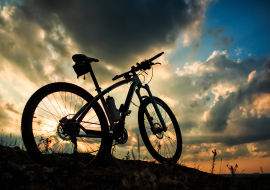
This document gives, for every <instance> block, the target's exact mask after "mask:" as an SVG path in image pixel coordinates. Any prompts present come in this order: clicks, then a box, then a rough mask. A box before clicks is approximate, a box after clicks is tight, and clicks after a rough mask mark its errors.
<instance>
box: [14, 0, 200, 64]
mask: <svg viewBox="0 0 270 190" xmlns="http://www.w3.org/2000/svg"><path fill="white" fill-rule="evenodd" d="M202 2H203V1H188V2H186V1H178V0H173V1H157V2H152V1H150V0H148V1H142V0H141V1H128V2H127V1H121V0H118V1H109V0H107V1H105V2H104V1H103V2H102V3H101V2H99V1H83V2H81V3H78V2H77V1H66V2H65V3H62V2H61V1H34V0H27V1H25V2H24V3H23V4H22V5H21V6H18V8H19V9H20V10H21V11H23V12H24V14H25V15H26V17H27V19H28V20H31V21H32V22H35V23H37V24H38V25H40V26H41V27H42V28H43V30H45V31H46V32H47V31H51V30H52V29H53V28H54V26H55V25H56V24H57V23H54V22H59V23H60V24H61V26H62V27H63V29H64V31H66V34H67V35H68V36H70V37H71V38H72V39H73V41H74V42H76V44H77V45H78V50H77V51H80V52H81V53H85V54H87V55H89V56H93V57H97V58H99V59H100V60H102V61H105V62H106V63H109V64H112V65H117V66H118V67H121V66H124V67H125V66H126V65H127V64H128V63H131V62H133V61H134V60H135V59H136V56H138V55H140V54H144V53H145V52H149V51H152V50H153V49H164V48H166V47H171V46H173V45H174V43H175V40H176V39H177V37H178V36H179V34H180V32H181V31H183V30H185V29H187V28H188V27H190V26H191V25H193V24H194V23H195V22H198V21H199V20H200V19H201V18H202V14H203V13H204V12H203V11H204V10H205V5H204V4H203V3H202ZM52 21H53V22H52ZM195 28H196V27H195ZM59 45H60V46H59V49H58V50H59V51H60V50H61V49H63V50H64V46H61V44H59ZM60 47H61V48H60Z"/></svg>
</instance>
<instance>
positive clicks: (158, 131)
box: [138, 97, 182, 163]
mask: <svg viewBox="0 0 270 190" xmlns="http://www.w3.org/2000/svg"><path fill="white" fill-rule="evenodd" d="M154 99H155V101H156V103H157V107H158V109H159V111H160V114H161V116H162V118H163V120H164V123H165V124H166V126H167V131H166V132H165V131H164V129H163V127H162V124H161V122H160V120H159V117H158V115H157V113H156V111H155V108H154V106H153V104H152V101H151V100H150V98H146V99H144V100H143V101H142V103H141V105H140V108H139V113H138V122H139V128H140V133H141V136H142V139H143V142H144V144H145V146H146V147H147V149H148V151H149V152H150V154H151V155H152V156H153V157H154V158H155V159H156V160H157V161H159V162H160V163H163V162H164V161H166V160H173V161H178V160H179V158H180V156H181V152H182V137H181V132H180V128H179V125H178V123H177V120H176V118H175V116H174V114H173V113H172V111H171V109H170V108H169V107H168V106H167V104H166V103H165V102H163V101H162V100H161V99H159V98H157V97H154Z"/></svg>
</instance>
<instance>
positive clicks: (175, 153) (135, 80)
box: [21, 52, 182, 167]
mask: <svg viewBox="0 0 270 190" xmlns="http://www.w3.org/2000/svg"><path fill="white" fill-rule="evenodd" d="M163 53H164V52H161V53H159V54H157V55H156V56H154V57H152V58H151V59H149V60H145V61H143V62H141V63H137V65H136V66H132V67H131V70H130V71H128V72H125V73H122V74H121V75H116V76H115V77H114V78H113V79H112V80H116V79H119V78H121V77H124V80H122V81H120V82H117V83H115V84H113V85H111V86H110V87H108V88H106V89H105V90H103V91H101V88H100V86H99V84H98V82H97V80H96V77H95V74H94V72H93V70H92V66H91V63H92V62H98V61H99V60H98V59H95V58H90V57H87V56H86V55H83V54H75V55H73V56H72V59H73V61H74V62H75V65H73V68H74V71H75V72H76V74H77V78H78V77H79V76H82V75H85V74H87V73H88V72H89V73H90V75H91V77H92V79H93V82H94V84H95V87H96V91H97V93H98V95H96V96H95V97H93V96H92V95H91V94H90V93H89V92H87V91H86V90H84V89H83V88H81V87H79V86H76V85H74V84H70V83H64V82H58V83H51V84H48V85H46V86H43V87H41V88H40V89H39V90H37V91H36V92H35V93H34V94H33V95H32V96H31V97H30V99H29V100H28V102H27V104H26V106H25V108H24V111H23V115H22V122H21V133H22V139H23V142H24V145H25V147H26V149H27V152H28V154H29V155H30V157H31V158H32V160H34V161H35V162H37V163H40V164H46V163H47V164H48V163H49V162H55V163H58V164H71V163H72V164H74V165H76V167H85V166H88V165H95V164H97V163H98V162H99V161H102V160H104V159H105V158H106V156H108V155H110V154H111V147H112V145H116V144H124V143H126V142H127V139H128V133H127V130H126V128H125V119H126V116H128V115H129V114H130V113H131V111H130V110H129V106H130V103H131V101H132V97H133V94H134V91H135V92H136V94H137V96H138V98H139V101H140V106H139V111H138V123H139V130H140V133H141V137H142V139H143V142H144V144H145V146H146V147H147V149H148V151H149V153H150V154H151V155H152V156H153V158H155V159H156V160H157V161H159V162H160V163H163V162H164V161H166V160H174V161H177V160H178V159H179V158H180V155H181V152H182V137H181V132H180V128H179V125H178V123H177V120H176V118H175V116H174V114H173V113H172V111H171V109H170V108H169V107H168V106H167V104H166V103H165V102H164V101H162V100H161V99H160V98H158V97H154V96H152V93H151V91H150V88H149V86H148V85H147V84H145V85H143V84H142V82H141V81H140V79H139V77H138V75H139V74H140V73H138V74H137V73H136V72H138V71H140V72H145V70H148V69H151V67H152V66H154V65H156V64H160V63H153V62H152V61H153V60H155V59H156V58H158V57H160V56H161V55H162V54H163ZM130 82H132V83H131V86H130V88H129V91H128V94H127V98H126V100H125V103H124V104H121V106H120V108H119V109H116V106H115V103H114V99H113V98H112V97H110V96H108V97H107V99H106V100H105V99H104V95H105V94H107V93H109V92H110V91H112V90H113V89H115V88H117V87H119V86H122V85H124V84H127V83H130ZM141 89H145V90H146V92H147V93H148V96H141V94H140V90H141ZM100 104H101V105H102V107H103V109H102V107H101V105H100ZM113 142H115V144H113ZM51 158H53V159H51Z"/></svg>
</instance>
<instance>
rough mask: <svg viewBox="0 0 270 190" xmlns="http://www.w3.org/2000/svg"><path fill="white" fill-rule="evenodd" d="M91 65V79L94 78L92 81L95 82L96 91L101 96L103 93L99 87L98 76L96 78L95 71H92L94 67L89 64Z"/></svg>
mask: <svg viewBox="0 0 270 190" xmlns="http://www.w3.org/2000/svg"><path fill="white" fill-rule="evenodd" d="M89 65H90V75H91V77H92V79H93V82H94V84H95V86H96V91H97V92H98V94H99V93H101V88H100V87H99V85H98V82H97V79H96V76H95V74H94V72H93V69H92V66H91V64H90V63H89Z"/></svg>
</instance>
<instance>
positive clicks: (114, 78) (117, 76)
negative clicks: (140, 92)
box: [112, 75, 121, 80]
mask: <svg viewBox="0 0 270 190" xmlns="http://www.w3.org/2000/svg"><path fill="white" fill-rule="evenodd" d="M120 77H121V76H119V75H116V76H115V77H113V78H112V80H116V79H119V78H120Z"/></svg>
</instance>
